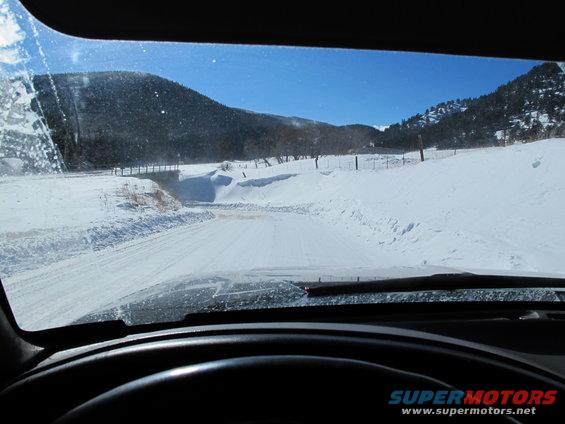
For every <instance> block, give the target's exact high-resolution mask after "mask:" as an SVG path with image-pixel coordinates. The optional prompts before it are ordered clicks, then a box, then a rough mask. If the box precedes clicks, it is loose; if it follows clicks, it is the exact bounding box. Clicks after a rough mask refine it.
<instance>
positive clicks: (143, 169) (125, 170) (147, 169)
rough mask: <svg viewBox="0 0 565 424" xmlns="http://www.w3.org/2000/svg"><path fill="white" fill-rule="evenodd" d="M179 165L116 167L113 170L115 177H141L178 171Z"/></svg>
mask: <svg viewBox="0 0 565 424" xmlns="http://www.w3.org/2000/svg"><path fill="white" fill-rule="evenodd" d="M178 170H179V165H178V164H174V165H138V166H116V167H113V168H112V174H114V175H122V176H125V175H140V174H155V173H159V172H171V171H178Z"/></svg>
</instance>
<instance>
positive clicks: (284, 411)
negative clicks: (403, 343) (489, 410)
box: [56, 355, 452, 424]
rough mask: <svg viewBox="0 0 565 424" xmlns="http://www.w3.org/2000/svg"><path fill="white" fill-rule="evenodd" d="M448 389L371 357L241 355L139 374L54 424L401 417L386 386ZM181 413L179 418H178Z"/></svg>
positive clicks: (78, 407)
mask: <svg viewBox="0 0 565 424" xmlns="http://www.w3.org/2000/svg"><path fill="white" fill-rule="evenodd" d="M399 389H404V390H409V389H418V390H426V389H427V390H436V389H444V390H445V389H447V390H449V389H452V387H451V386H449V385H447V384H446V383H444V382H441V381H438V380H435V379H432V378H430V377H427V376H424V375H420V374H415V373H411V372H407V371H403V370H399V369H395V368H391V367H387V366H384V365H380V364H374V363H370V362H365V361H360V360H354V359H346V358H335V357H324V356H303V355H280V356H279V355H277V356H248V357H238V358H230V359H222V360H217V361H211V362H204V363H200V364H193V365H188V366H185V367H180V368H175V369H171V370H168V371H163V372H159V373H156V374H153V375H150V376H146V377H143V378H140V379H137V380H134V381H131V382H128V383H126V384H123V385H121V386H118V387H116V388H114V389H111V390H109V391H107V392H105V393H102V394H101V395H99V396H96V397H95V398H93V399H91V400H89V401H87V402H86V403H84V404H82V405H79V406H77V407H75V408H74V409H72V410H71V411H69V412H68V413H66V414H65V415H63V416H62V417H60V418H59V419H58V420H57V421H56V423H58V424H62V423H65V424H69V423H70V424H74V423H79V422H80V423H84V422H87V423H90V422H92V423H94V422H97V423H99V422H105V421H106V420H109V419H110V420H116V419H127V420H128V421H132V420H142V421H152V420H155V419H158V420H159V421H161V422H163V420H166V419H167V418H173V417H177V416H178V414H183V413H184V414H186V415H187V417H189V418H190V421H191V422H195V421H196V422H197V421H198V420H202V421H204V422H215V423H228V422H229V423H233V422H237V423H240V422H285V423H290V422H301V423H303V422H304V423H306V422H308V423H313V422H337V421H342V420H347V422H375V418H376V417H377V416H378V417H379V418H383V416H385V415H387V414H391V415H390V418H394V419H395V420H396V421H398V420H400V421H402V418H403V417H402V416H401V411H400V408H394V407H390V406H389V405H388V400H389V398H390V393H391V391H392V390H399ZM181 416H182V415H181Z"/></svg>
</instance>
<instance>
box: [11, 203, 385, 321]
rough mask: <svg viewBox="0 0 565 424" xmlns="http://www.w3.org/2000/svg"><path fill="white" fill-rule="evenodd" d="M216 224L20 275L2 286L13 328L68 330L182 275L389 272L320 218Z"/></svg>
mask: <svg viewBox="0 0 565 424" xmlns="http://www.w3.org/2000/svg"><path fill="white" fill-rule="evenodd" d="M213 212H214V214H215V216H216V218H215V219H213V220H210V221H206V222H204V223H199V224H194V225H185V226H181V227H177V228H174V229H172V230H168V231H165V232H162V233H159V234H155V235H153V236H149V237H146V238H142V239H139V240H136V241H133V242H128V243H124V244H122V245H120V246H119V247H116V248H107V249H104V250H100V251H96V252H91V253H87V254H83V255H80V256H76V257H74V258H71V259H68V260H65V261H62V262H58V263H55V264H53V265H50V266H48V267H43V268H40V269H37V270H33V271H28V272H25V273H21V274H18V275H16V276H14V277H13V278H11V279H9V281H8V282H7V290H8V292H9V298H10V303H11V304H12V306H13V308H14V311H15V315H16V317H17V320H18V324H19V325H20V326H22V327H23V328H25V329H27V330H33V329H39V328H45V327H46V326H48V327H53V326H59V325H66V324H69V323H70V322H72V321H74V320H77V319H79V318H81V317H82V316H83V315H84V314H85V313H86V312H91V311H94V310H97V309H99V308H101V307H103V306H105V305H107V304H109V303H111V302H114V301H116V300H118V299H120V298H122V297H124V296H127V295H130V294H132V293H134V292H136V291H138V290H142V289H145V288H148V287H151V286H154V285H156V284H159V283H162V282H164V281H168V280H170V279H174V278H178V277H181V276H185V275H186V276H190V275H192V276H194V275H201V274H202V275H205V274H209V273H215V274H221V273H222V272H234V271H249V270H253V269H257V268H281V267H289V268H304V269H308V268H324V267H343V268H348V267H363V266H365V267H366V266H367V265H372V266H374V267H376V268H378V267H384V266H386V265H387V259H386V257H384V256H383V254H382V253H379V252H377V250H376V249H374V246H370V245H369V243H368V242H367V241H366V240H363V239H362V238H360V237H356V236H354V235H352V234H350V233H348V232H347V231H346V230H345V229H344V228H342V227H336V226H332V225H331V224H329V223H328V222H327V221H324V220H322V219H321V218H319V217H316V216H311V215H306V214H300V213H281V212H272V211H269V210H262V211H261V210H260V211H254V212H251V211H242V210H221V209H214V210H213Z"/></svg>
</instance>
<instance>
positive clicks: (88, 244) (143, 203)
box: [0, 174, 213, 277]
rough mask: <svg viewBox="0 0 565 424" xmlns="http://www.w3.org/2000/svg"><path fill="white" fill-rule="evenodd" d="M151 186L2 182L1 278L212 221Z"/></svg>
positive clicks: (112, 181) (31, 179) (81, 178)
mask: <svg viewBox="0 0 565 424" xmlns="http://www.w3.org/2000/svg"><path fill="white" fill-rule="evenodd" d="M212 217H213V215H212V214H211V213H210V212H206V211H203V210H199V209H190V210H187V209H186V208H182V205H181V204H180V203H179V202H178V201H177V200H176V199H174V198H173V197H172V196H171V195H170V194H169V193H167V192H165V191H163V190H161V189H160V188H159V186H158V185H157V184H156V183H154V182H153V181H151V180H145V179H137V178H130V177H116V176H111V175H93V174H65V175H54V174H51V175H35V176H19V177H5V178H1V179H0V244H1V245H2V249H0V275H1V276H2V277H7V276H10V275H13V274H14V273H16V272H20V271H24V270H28V269H33V268H37V267H40V266H43V265H46V264H49V263H52V262H56V261H60V260H63V259H65V258H68V257H70V256H74V255H77V254H80V253H84V252H87V251H93V250H99V249H102V248H105V247H109V246H115V245H117V244H119V243H122V242H124V241H128V240H132V239H134V238H137V237H143V236H147V235H149V234H153V233H156V232H159V231H163V230H165V229H168V228H172V227H174V226H177V225H183V224H188V223H194V222H201V221H203V220H207V219H211V218H212Z"/></svg>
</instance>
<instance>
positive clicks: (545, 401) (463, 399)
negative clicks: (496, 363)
mask: <svg viewBox="0 0 565 424" xmlns="http://www.w3.org/2000/svg"><path fill="white" fill-rule="evenodd" d="M556 396H557V390H395V391H393V392H392V393H391V394H390V399H389V402H388V403H389V405H469V406H471V405H487V406H490V405H497V406H498V405H500V406H526V405H553V404H554V403H555V400H556Z"/></svg>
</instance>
